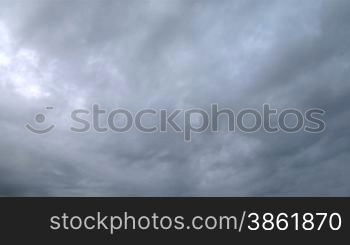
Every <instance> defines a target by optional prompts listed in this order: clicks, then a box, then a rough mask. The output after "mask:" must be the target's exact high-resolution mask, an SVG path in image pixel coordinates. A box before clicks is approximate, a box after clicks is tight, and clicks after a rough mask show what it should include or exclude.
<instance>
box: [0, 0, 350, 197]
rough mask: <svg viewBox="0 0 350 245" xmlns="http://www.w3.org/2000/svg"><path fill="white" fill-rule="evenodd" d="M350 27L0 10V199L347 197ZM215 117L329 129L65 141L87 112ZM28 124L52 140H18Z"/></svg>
mask: <svg viewBox="0 0 350 245" xmlns="http://www.w3.org/2000/svg"><path fill="white" fill-rule="evenodd" d="M349 25H350V1H347V0H334V1H325V0H310V1H301V0H285V1H277V0H266V1H264V0H262V1H258V0H254V1H252V0H231V1H226V0H221V1H209V0H189V1H187V0H186V1H185V0H164V1H163V0H162V1H161V0H130V1H122V0H120V1H119V0H115V1H112V0H98V1H93V0H45V1H44V0H0V94H1V96H0V109H1V114H0V196H349V194H350V178H349V174H350V127H349V121H350V111H349V109H348V107H349V105H350V83H349V77H350V46H349V40H350V28H349ZM213 103H217V104H219V105H220V107H228V108H232V109H234V110H240V109H242V108H261V106H262V105H263V104H264V103H269V104H270V105H271V106H273V107H275V108H298V109H300V110H306V109H309V108H322V109H323V110H325V111H326V115H325V117H324V120H325V122H326V124H327V128H326V130H325V131H324V132H322V133H319V134H310V133H307V132H304V131H301V132H298V133H293V134H287V133H283V132H279V133H275V134H269V133H265V132H257V133H252V134H244V133H241V132H234V133H233V132H227V131H225V130H223V131H220V132H218V133H208V132H206V133H202V134H196V135H195V137H193V139H192V141H191V142H184V140H183V135H181V134H178V133H176V132H167V133H160V132H158V133H152V134H145V133H141V132H138V131H137V130H131V131H130V132H127V133H120V134H118V133H115V132H110V131H108V132H106V133H97V132H93V131H89V132H86V133H82V134H76V133H73V132H70V131H69V130H68V129H69V127H70V126H69V125H70V121H69V120H70V117H69V115H70V112H71V111H72V110H74V109H79V108H91V105H93V104H99V105H101V107H103V108H105V109H106V110H112V109H115V108H127V109H128V110H131V111H137V110H140V109H142V108H155V109H168V110H172V109H175V108H183V109H186V108H205V109H206V108H209V107H210V105H211V104H213ZM47 106H51V107H53V108H54V109H53V110H47V109H45V108H46V107H47ZM37 113H43V114H45V115H46V118H47V120H48V121H47V123H53V124H55V125H56V127H55V129H54V130H53V131H52V132H50V133H48V134H45V135H36V134H33V133H31V132H29V131H28V130H27V129H26V128H25V125H26V123H28V122H29V123H31V124H33V117H34V116H35V115H36V114H37Z"/></svg>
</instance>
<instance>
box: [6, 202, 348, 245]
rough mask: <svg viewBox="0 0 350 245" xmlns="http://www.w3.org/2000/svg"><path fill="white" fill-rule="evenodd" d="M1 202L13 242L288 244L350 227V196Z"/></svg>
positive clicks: (326, 238)
mask: <svg viewBox="0 0 350 245" xmlns="http://www.w3.org/2000/svg"><path fill="white" fill-rule="evenodd" d="M0 207H1V209H0V210H1V211H0V236H1V240H2V241H7V242H11V243H6V244H17V242H20V241H26V242H30V243H36V244H38V243H39V244H51V243H57V242H60V243H62V244H71V243H72V242H79V243H82V242H88V243H89V244H90V243H96V244H133V243H136V242H138V244H139V243H140V242H142V243H145V244H148V243H155V242H157V243H158V242H159V243H161V244H167V243H169V242H174V241H175V242H183V243H185V244H187V243H190V242H191V243H194V244H197V243H199V242H205V243H208V242H209V243H215V244H226V243H227V244H234V243H235V242H240V243H243V242H257V243H265V242H268V243H271V242H279V244H280V243H283V242H286V241H298V242H318V241H323V242H331V241H332V242H334V241H337V240H339V241H342V240H345V239H346V238H347V236H346V235H347V234H349V232H350V227H349V220H350V212H349V207H350V198H1V199H0ZM4 244H5V243H4Z"/></svg>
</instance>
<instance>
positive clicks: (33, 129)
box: [26, 107, 55, 134]
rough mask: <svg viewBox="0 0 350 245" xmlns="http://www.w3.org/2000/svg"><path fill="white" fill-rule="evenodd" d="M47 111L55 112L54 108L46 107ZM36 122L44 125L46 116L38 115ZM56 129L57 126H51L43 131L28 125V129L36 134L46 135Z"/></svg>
mask: <svg viewBox="0 0 350 245" xmlns="http://www.w3.org/2000/svg"><path fill="white" fill-rule="evenodd" d="M46 110H53V107H46ZM34 121H35V122H36V123H37V124H43V123H44V122H45V121H46V116H45V115H44V114H42V113H39V114H36V115H35V118H34ZM54 127H55V125H51V126H49V127H45V128H43V129H37V128H36V127H33V126H32V125H30V124H27V125H26V128H27V129H28V130H29V131H31V132H32V133H35V134H46V133H48V132H50V131H51V130H52V129H53V128H54Z"/></svg>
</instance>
